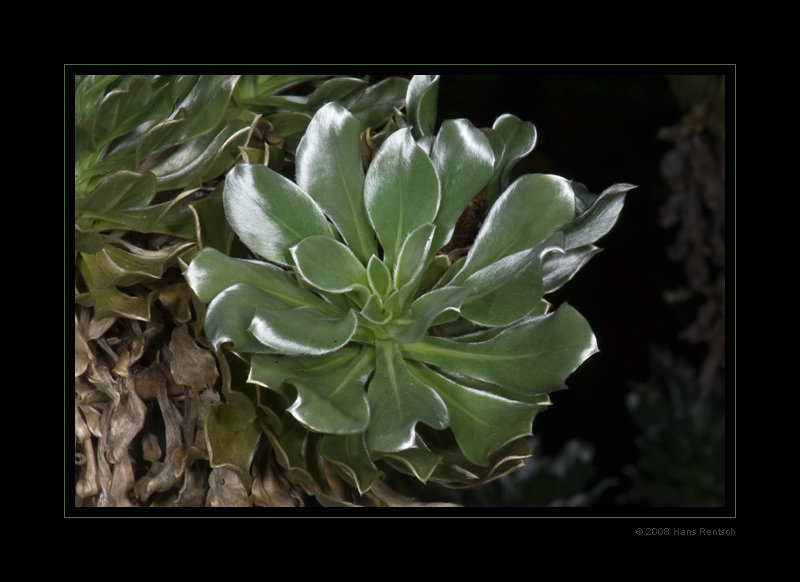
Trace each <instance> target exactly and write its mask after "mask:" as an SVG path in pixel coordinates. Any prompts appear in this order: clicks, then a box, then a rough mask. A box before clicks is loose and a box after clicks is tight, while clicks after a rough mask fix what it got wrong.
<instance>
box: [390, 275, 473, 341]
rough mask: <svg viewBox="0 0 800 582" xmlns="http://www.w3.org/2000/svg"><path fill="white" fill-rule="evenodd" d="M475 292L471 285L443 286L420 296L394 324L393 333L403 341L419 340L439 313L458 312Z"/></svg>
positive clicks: (398, 339)
mask: <svg viewBox="0 0 800 582" xmlns="http://www.w3.org/2000/svg"><path fill="white" fill-rule="evenodd" d="M473 293H475V289H474V288H471V287H443V288H441V289H436V290H434V291H430V292H428V293H426V294H424V295H422V296H420V297H419V298H418V299H417V300H416V301H414V303H412V304H411V309H409V311H408V312H407V313H405V314H403V315H402V316H400V317H399V318H397V319H396V320H395V322H394V323H393V324H392V327H391V328H390V329H391V333H392V335H393V336H394V338H395V339H396V340H397V341H398V342H401V343H407V342H416V341H419V340H420V339H422V337H423V336H424V335H425V333H426V332H427V331H428V328H430V327H431V325H433V322H434V321H435V320H436V318H437V317H438V316H439V315H441V314H442V313H444V312H445V311H448V310H453V311H455V312H458V311H459V309H460V308H461V304H462V303H463V302H464V300H465V299H467V298H468V297H469V296H470V295H472V294H473Z"/></svg>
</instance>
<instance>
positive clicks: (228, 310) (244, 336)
mask: <svg viewBox="0 0 800 582" xmlns="http://www.w3.org/2000/svg"><path fill="white" fill-rule="evenodd" d="M260 305H261V306H268V307H270V308H272V309H288V308H289V307H288V306H287V305H285V304H283V303H282V302H281V301H279V300H278V299H276V298H275V297H274V296H272V295H271V294H269V293H267V292H266V291H262V290H261V289H256V288H255V287H253V286H251V285H248V284H246V283H239V284H237V285H234V286H232V287H228V288H227V289H225V290H224V291H223V292H222V293H220V294H218V295H217V296H216V297H215V298H214V300H213V301H211V303H210V304H209V305H208V308H207V309H206V316H205V321H204V324H203V328H204V330H205V334H206V337H208V339H209V341H210V342H211V343H212V345H213V346H214V349H219V347H220V346H221V345H222V344H225V343H228V344H230V348H231V349H232V350H233V351H235V352H239V353H245V354H247V353H254V354H259V353H261V354H263V353H273V352H274V351H275V350H274V348H271V347H269V346H267V345H266V344H264V343H262V342H261V341H259V340H258V339H256V338H255V336H253V334H252V333H251V332H250V331H249V329H248V328H249V327H250V324H251V323H252V321H253V316H254V315H255V310H256V306H260Z"/></svg>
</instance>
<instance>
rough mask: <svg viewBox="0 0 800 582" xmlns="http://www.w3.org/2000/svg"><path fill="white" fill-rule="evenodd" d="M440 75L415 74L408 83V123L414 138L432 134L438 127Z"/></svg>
mask: <svg viewBox="0 0 800 582" xmlns="http://www.w3.org/2000/svg"><path fill="white" fill-rule="evenodd" d="M438 99H439V75H414V76H413V77H412V78H411V82H410V83H409V84H408V94H407V97H406V103H407V108H408V123H409V125H410V126H411V128H412V129H411V131H412V132H413V135H414V139H420V138H421V137H423V136H426V135H431V134H432V133H433V132H434V130H435V129H436V105H437V101H438Z"/></svg>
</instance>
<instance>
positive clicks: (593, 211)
mask: <svg viewBox="0 0 800 582" xmlns="http://www.w3.org/2000/svg"><path fill="white" fill-rule="evenodd" d="M635 187H636V186H632V185H631V184H614V185H613V186H610V187H609V188H606V189H605V190H603V192H602V193H601V194H600V196H599V197H598V198H597V200H596V201H595V202H594V204H592V205H591V206H590V207H589V208H588V209H587V210H586V211H585V212H584V213H582V214H580V215H579V216H578V217H577V218H575V220H573V221H572V222H571V223H570V224H568V225H567V226H566V228H565V229H564V236H565V241H564V243H565V247H564V248H566V249H574V248H576V247H582V246H584V245H590V244H592V243H593V242H595V241H597V240H598V239H599V238H601V237H603V236H605V235H606V234H607V233H608V232H609V231H610V230H611V228H612V227H613V226H614V225H615V224H616V222H617V219H618V218H619V214H620V212H621V211H622V206H623V204H624V203H625V194H626V193H627V192H628V191H629V190H633V189H634V188H635Z"/></svg>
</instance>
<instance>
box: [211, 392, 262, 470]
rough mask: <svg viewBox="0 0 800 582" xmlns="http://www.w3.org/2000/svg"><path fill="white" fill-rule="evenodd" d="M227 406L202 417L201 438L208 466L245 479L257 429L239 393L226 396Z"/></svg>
mask: <svg viewBox="0 0 800 582" xmlns="http://www.w3.org/2000/svg"><path fill="white" fill-rule="evenodd" d="M226 399H227V403H226V404H218V405H216V406H212V407H211V408H210V409H209V411H208V414H207V415H206V423H205V437H206V445H207V446H208V451H209V463H210V465H211V467H226V468H228V469H231V470H233V471H236V472H237V473H239V474H240V475H243V476H245V477H246V478H249V475H250V463H252V462H253V456H254V455H255V452H256V446H257V445H258V440H259V438H260V437H261V428H260V426H259V424H258V422H256V411H255V408H254V407H253V404H252V403H251V402H250V399H249V398H247V396H245V395H244V394H242V393H241V392H229V393H228V394H226Z"/></svg>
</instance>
